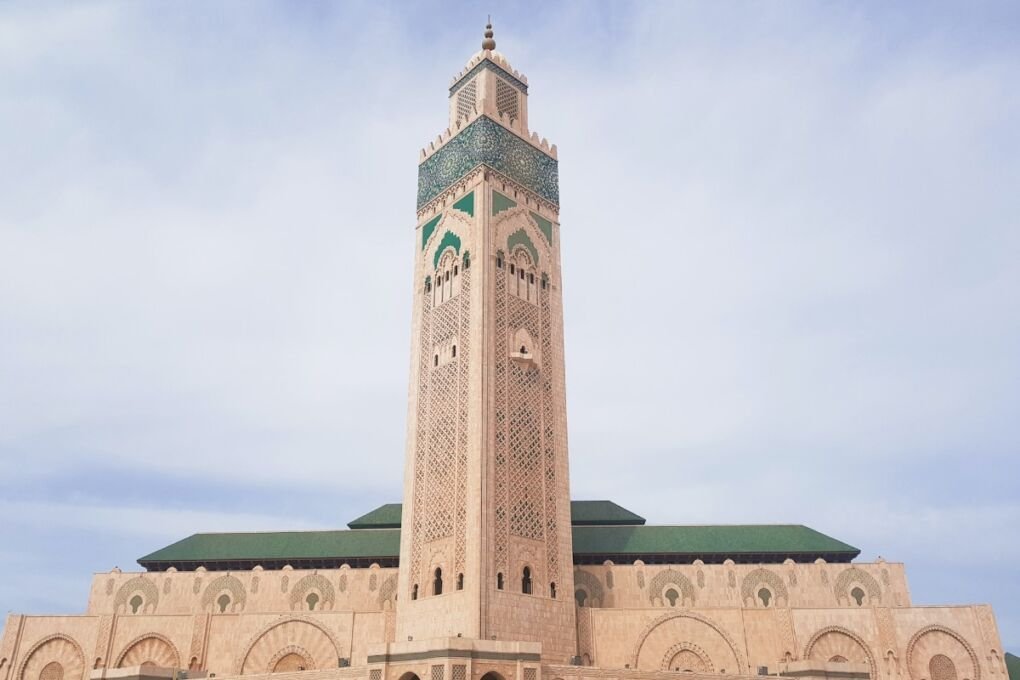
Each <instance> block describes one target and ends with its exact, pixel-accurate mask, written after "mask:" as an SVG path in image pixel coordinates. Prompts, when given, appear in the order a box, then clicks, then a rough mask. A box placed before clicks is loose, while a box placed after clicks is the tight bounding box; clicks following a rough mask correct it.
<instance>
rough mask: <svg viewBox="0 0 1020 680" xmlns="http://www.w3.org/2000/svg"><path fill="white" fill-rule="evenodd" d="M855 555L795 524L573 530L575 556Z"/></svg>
mask: <svg viewBox="0 0 1020 680" xmlns="http://www.w3.org/2000/svg"><path fill="white" fill-rule="evenodd" d="M859 553H860V551H859V550H858V549H857V548H855V547H853V546H851V545H847V544H846V543H843V542H842V541H837V540H836V539H834V538H832V537H830V536H826V535H825V534H823V533H820V532H818V531H815V530H814V529H810V528H808V527H805V526H801V525H796V524H765V525H732V526H630V527H583V526H575V527H574V554H575V555H600V556H601V555H606V556H611V555H622V556H634V555H648V556H653V555H686V556H695V555H697V556H705V557H711V556H723V555H728V556H732V558H733V559H734V560H737V558H738V557H745V558H746V557H752V556H764V555H773V556H774V555H777V554H780V555H786V556H789V557H792V558H794V559H796V558H797V557H811V559H816V558H817V557H825V559H827V560H829V559H830V556H841V557H849V558H850V559H852V558H854V557H856V556H857V555H858V554H859ZM705 557H702V558H701V559H705ZM642 559H643V558H642ZM784 559H785V558H784ZM705 561H709V560H705Z"/></svg>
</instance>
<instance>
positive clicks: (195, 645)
mask: <svg viewBox="0 0 1020 680" xmlns="http://www.w3.org/2000/svg"><path fill="white" fill-rule="evenodd" d="M208 628H209V615H208V614H198V615H196V616H195V618H194V619H193V620H192V623H191V649H190V650H189V652H188V655H189V656H190V657H191V659H193V660H194V665H197V666H199V667H201V666H202V657H203V656H204V655H205V634H206V631H207V630H208ZM192 665H193V664H192V662H189V663H188V667H189V668H191V666H192Z"/></svg>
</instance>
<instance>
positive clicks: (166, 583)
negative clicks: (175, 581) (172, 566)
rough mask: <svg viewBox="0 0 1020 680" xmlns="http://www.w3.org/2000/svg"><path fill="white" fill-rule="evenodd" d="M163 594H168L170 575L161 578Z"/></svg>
mask: <svg viewBox="0 0 1020 680" xmlns="http://www.w3.org/2000/svg"><path fill="white" fill-rule="evenodd" d="M163 594H164V595H169V594H170V577H169V576H168V577H166V578H165V579H163Z"/></svg>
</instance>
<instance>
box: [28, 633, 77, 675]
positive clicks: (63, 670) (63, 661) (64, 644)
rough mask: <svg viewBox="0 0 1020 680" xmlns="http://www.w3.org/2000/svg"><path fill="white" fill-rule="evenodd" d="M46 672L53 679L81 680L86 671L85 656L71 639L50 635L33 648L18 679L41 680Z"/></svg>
mask: <svg viewBox="0 0 1020 680" xmlns="http://www.w3.org/2000/svg"><path fill="white" fill-rule="evenodd" d="M51 664H53V665H51ZM44 670H45V671H46V673H47V675H48V676H49V677H51V678H54V677H57V676H58V675H59V678H58V680H81V678H82V674H83V673H84V671H85V655H84V654H83V653H82V651H81V647H79V646H78V643H76V642H75V641H74V640H72V639H71V638H69V637H66V636H64V635H50V636H48V637H45V638H43V639H42V640H40V641H38V642H37V643H35V645H33V646H32V648H31V649H30V650H29V652H28V654H27V655H26V656H25V661H24V662H22V664H21V668H20V669H19V671H18V674H17V676H16V677H17V679H18V680H40V678H41V677H42V674H43V671H44Z"/></svg>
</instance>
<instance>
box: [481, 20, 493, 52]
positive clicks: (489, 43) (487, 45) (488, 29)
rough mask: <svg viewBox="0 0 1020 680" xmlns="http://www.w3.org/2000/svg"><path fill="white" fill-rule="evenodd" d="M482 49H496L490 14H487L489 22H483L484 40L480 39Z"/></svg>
mask: <svg viewBox="0 0 1020 680" xmlns="http://www.w3.org/2000/svg"><path fill="white" fill-rule="evenodd" d="M482 49H483V50H494V49H496V41H495V40H493V38H492V15H491V14H490V15H489V22H488V23H487V24H485V40H483V41H482Z"/></svg>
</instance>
